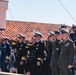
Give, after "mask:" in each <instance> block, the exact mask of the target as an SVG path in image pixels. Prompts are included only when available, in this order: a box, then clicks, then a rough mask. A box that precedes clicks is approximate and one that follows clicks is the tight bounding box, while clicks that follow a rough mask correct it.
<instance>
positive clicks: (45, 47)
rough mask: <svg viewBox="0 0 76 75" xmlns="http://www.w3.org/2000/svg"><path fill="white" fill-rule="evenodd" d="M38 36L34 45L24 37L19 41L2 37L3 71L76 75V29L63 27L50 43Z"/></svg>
mask: <svg viewBox="0 0 76 75" xmlns="http://www.w3.org/2000/svg"><path fill="white" fill-rule="evenodd" d="M42 37H43V34H42V33H40V32H35V33H34V35H33V37H32V38H31V41H25V39H26V38H25V36H24V35H23V34H18V36H17V38H18V39H17V40H11V41H10V40H9V39H8V38H7V37H2V39H1V41H0V71H2V72H13V73H18V74H27V75H75V74H76V73H75V72H76V26H72V28H71V30H68V29H66V26H62V27H61V29H60V30H56V31H51V32H50V33H49V35H48V37H47V38H48V39H47V40H41V39H42Z"/></svg>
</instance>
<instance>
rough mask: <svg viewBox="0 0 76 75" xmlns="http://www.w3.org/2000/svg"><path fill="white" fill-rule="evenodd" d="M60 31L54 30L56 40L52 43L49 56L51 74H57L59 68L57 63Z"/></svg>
mask: <svg viewBox="0 0 76 75" xmlns="http://www.w3.org/2000/svg"><path fill="white" fill-rule="evenodd" d="M59 36H60V31H55V37H56V40H55V41H54V42H53V43H52V56H51V67H52V75H59V74H60V73H59V72H60V71H59V70H60V69H59V65H58V61H59V56H60V44H61V43H60V39H58V37H59Z"/></svg>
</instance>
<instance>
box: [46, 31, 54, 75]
mask: <svg viewBox="0 0 76 75" xmlns="http://www.w3.org/2000/svg"><path fill="white" fill-rule="evenodd" d="M54 35H55V33H54V32H53V31H51V32H50V33H49V36H48V40H47V42H46V48H47V51H46V53H47V56H46V58H44V75H51V73H52V72H51V66H50V62H51V55H52V43H53V36H54Z"/></svg>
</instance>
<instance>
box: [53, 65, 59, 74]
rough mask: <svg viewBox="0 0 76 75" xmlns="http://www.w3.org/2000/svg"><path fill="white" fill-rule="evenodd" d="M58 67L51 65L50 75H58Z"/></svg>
mask: <svg viewBox="0 0 76 75" xmlns="http://www.w3.org/2000/svg"><path fill="white" fill-rule="evenodd" d="M59 74H60V67H59V66H58V65H52V75H59Z"/></svg>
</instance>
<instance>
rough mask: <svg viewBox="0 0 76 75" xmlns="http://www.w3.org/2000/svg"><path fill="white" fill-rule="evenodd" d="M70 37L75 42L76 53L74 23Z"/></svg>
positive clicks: (75, 26) (75, 29)
mask: <svg viewBox="0 0 76 75" xmlns="http://www.w3.org/2000/svg"><path fill="white" fill-rule="evenodd" d="M70 38H71V39H72V40H73V42H74V43H75V55H76V25H72V28H71V30H70Z"/></svg>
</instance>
